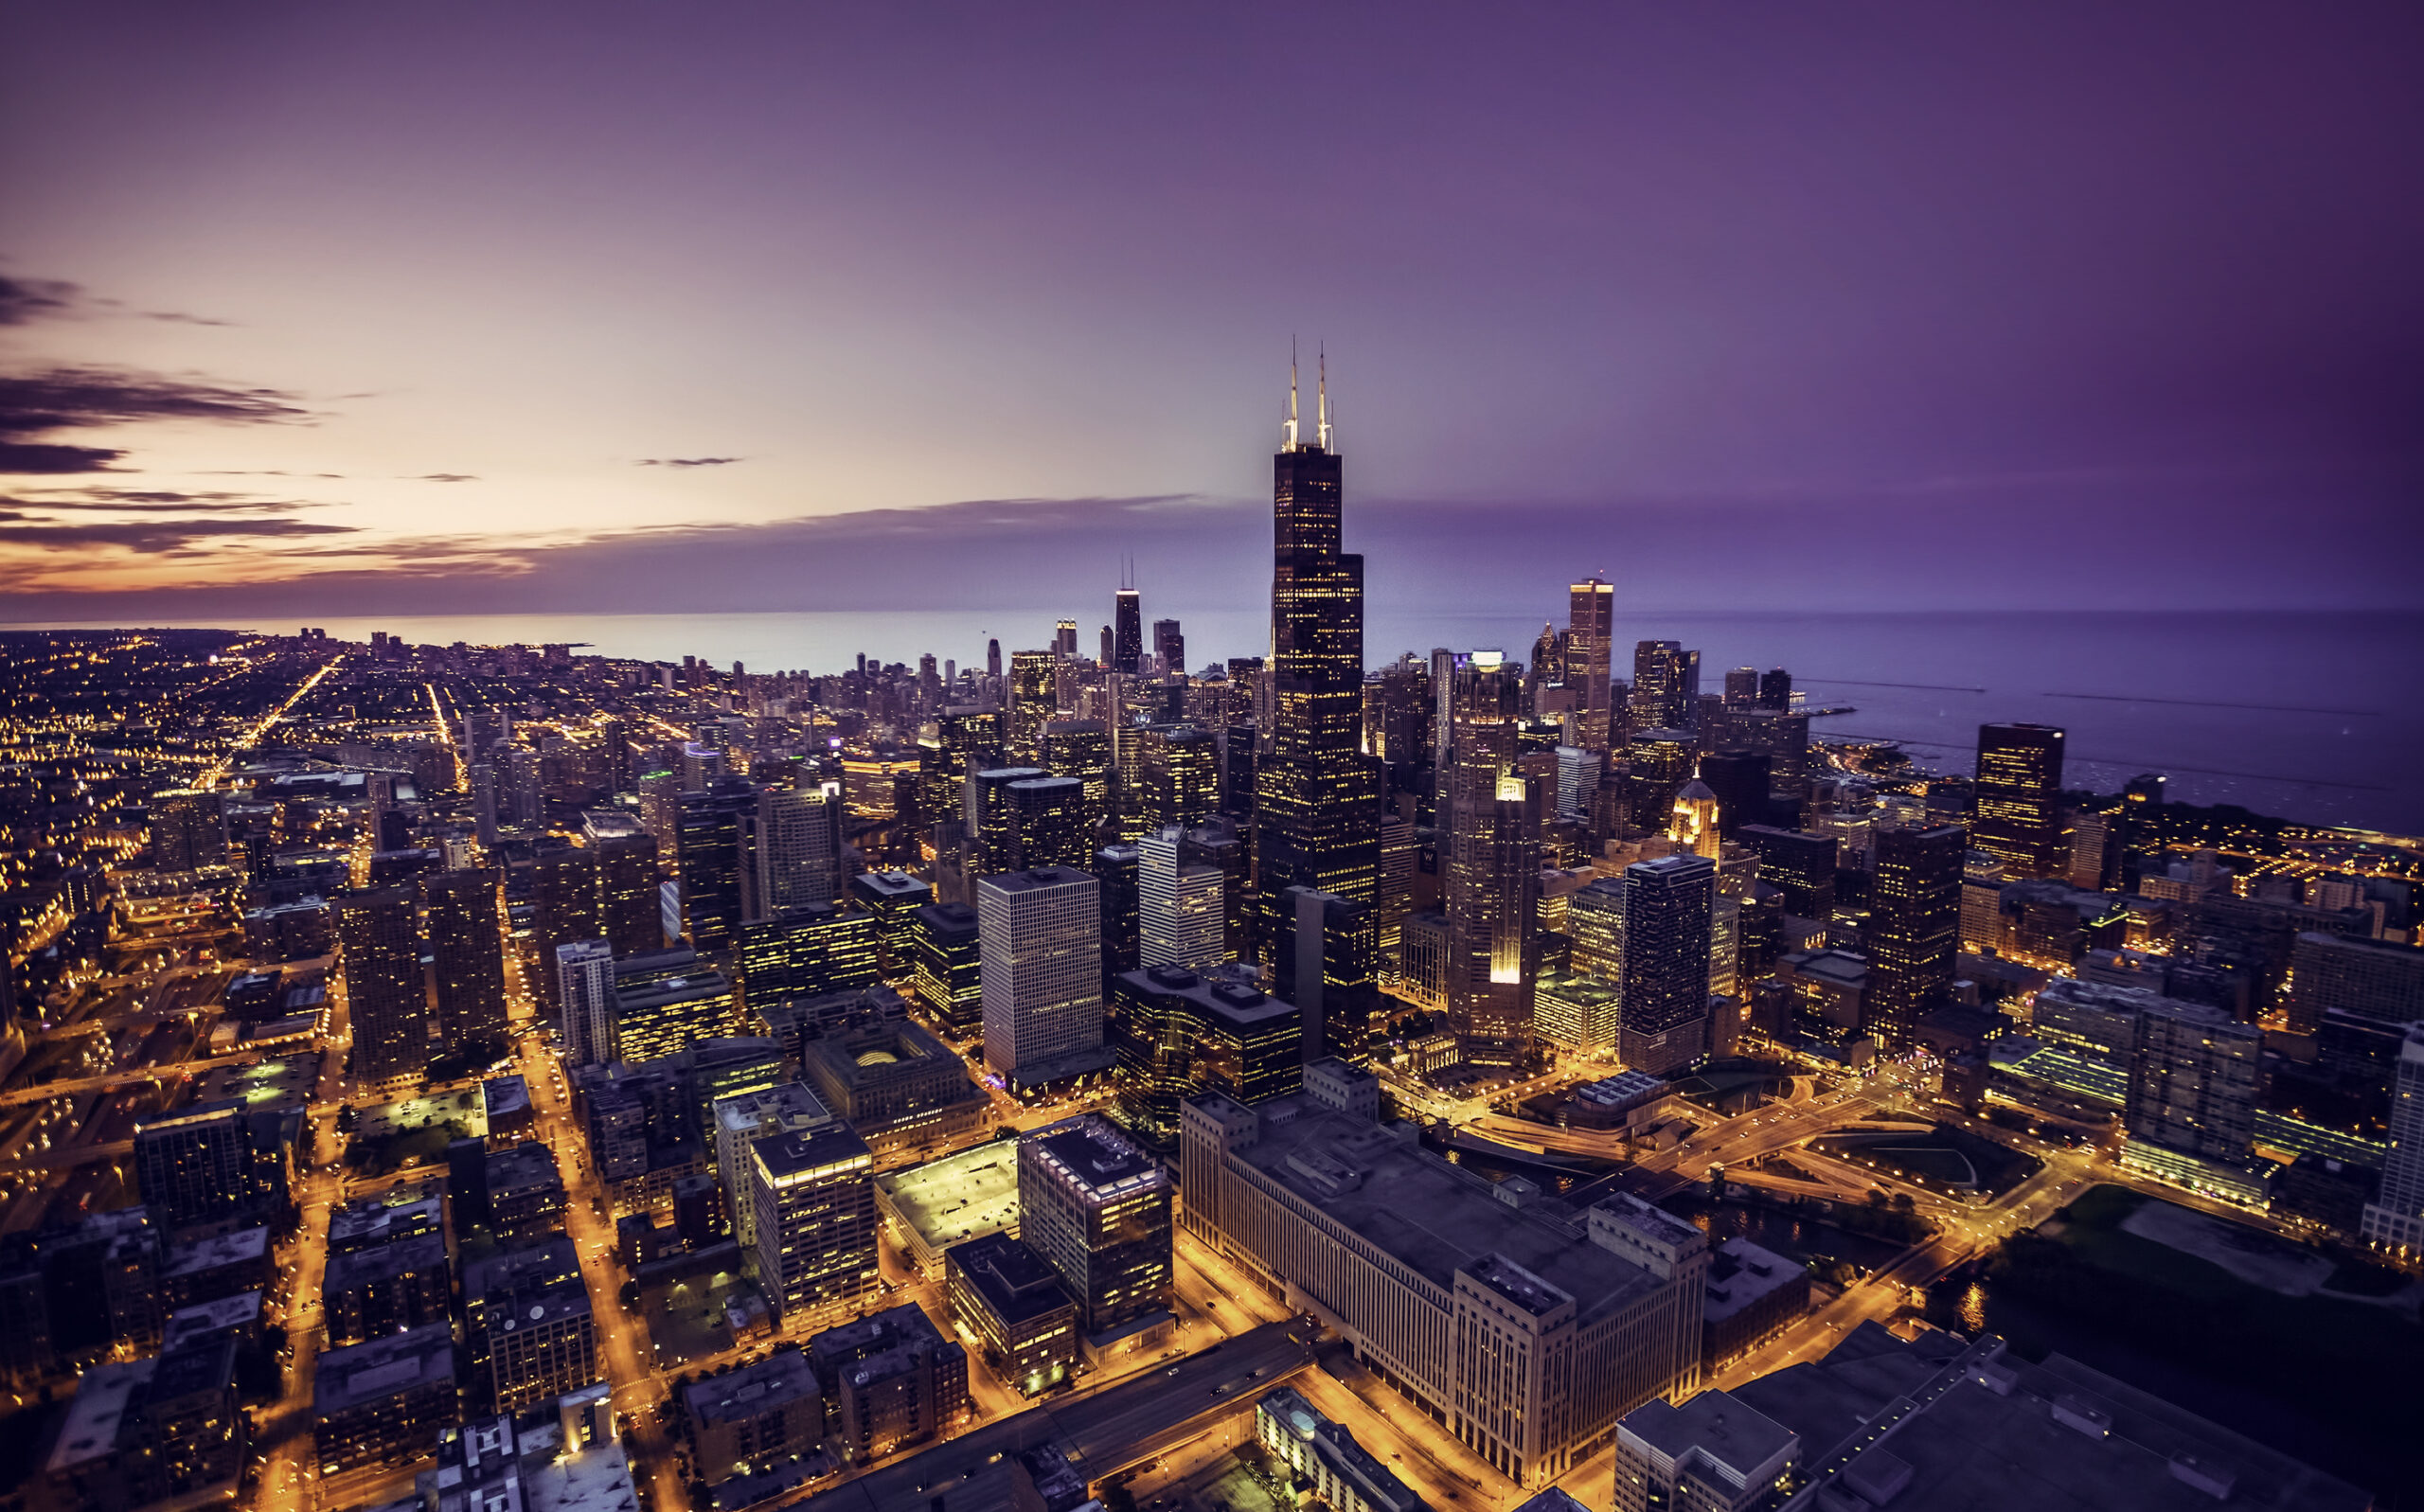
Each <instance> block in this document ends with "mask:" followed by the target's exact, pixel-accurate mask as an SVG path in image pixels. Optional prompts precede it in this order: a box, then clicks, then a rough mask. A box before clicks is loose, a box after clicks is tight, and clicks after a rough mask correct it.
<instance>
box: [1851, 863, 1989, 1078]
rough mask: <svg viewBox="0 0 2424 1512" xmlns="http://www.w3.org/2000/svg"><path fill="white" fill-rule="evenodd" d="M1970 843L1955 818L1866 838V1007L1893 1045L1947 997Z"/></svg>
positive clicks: (1878, 1029)
mask: <svg viewBox="0 0 2424 1512" xmlns="http://www.w3.org/2000/svg"><path fill="white" fill-rule="evenodd" d="M1969 844H1970V837H1969V832H1968V831H1967V830H1964V829H1963V828H1962V827H1960V826H1959V825H1938V826H1935V827H1934V828H1930V829H1888V830H1885V831H1882V832H1881V833H1880V834H1879V835H1878V836H1877V837H1876V839H1875V840H1874V841H1873V842H1872V848H1871V851H1870V859H1871V861H1872V862H1873V863H1874V865H1875V875H1874V876H1873V877H1871V879H1870V881H1869V886H1868V909H1869V914H1868V933H1867V945H1868V996H1867V1007H1866V1010H1865V1013H1866V1017H1867V1019H1868V1021H1869V1025H1870V1026H1871V1027H1872V1028H1873V1030H1874V1031H1875V1032H1876V1033H1877V1035H1878V1037H1879V1038H1880V1039H1881V1040H1882V1041H1884V1042H1885V1044H1886V1045H1887V1046H1889V1047H1891V1048H1896V1049H1898V1048H1900V1047H1901V1046H1903V1045H1905V1044H1908V1043H1909V1042H1910V1039H1911V1033H1912V1030H1913V1028H1914V1026H1916V1024H1917V1023H1918V1022H1919V1020H1920V1019H1921V1018H1922V1017H1923V1016H1925V1015H1926V1014H1928V1013H1930V1012H1932V1011H1934V1009H1936V1008H1938V1007H1941V1006H1943V1005H1945V1004H1946V1003H1947V1002H1948V1001H1950V995H1951V993H1952V973H1953V967H1954V964H1955V959H1956V957H1958V956H1959V954H1960V953H1961V868H1962V858H1963V856H1965V855H1966V854H1967V853H1968V851H1969Z"/></svg>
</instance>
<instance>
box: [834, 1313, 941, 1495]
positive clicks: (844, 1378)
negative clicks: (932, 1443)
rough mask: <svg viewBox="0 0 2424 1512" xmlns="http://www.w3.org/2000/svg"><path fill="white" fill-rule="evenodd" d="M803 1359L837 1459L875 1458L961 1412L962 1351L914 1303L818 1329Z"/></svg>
mask: <svg viewBox="0 0 2424 1512" xmlns="http://www.w3.org/2000/svg"><path fill="white" fill-rule="evenodd" d="M808 1359H809V1363H810V1364H811V1366H812V1367H813V1368H814V1370H815V1372H816V1379H818V1380H819V1381H821V1382H822V1383H823V1384H824V1387H825V1405H826V1442H827V1447H828V1448H829V1449H830V1450H832V1452H833V1454H834V1457H835V1458H837V1459H843V1460H848V1461H852V1462H855V1463H858V1464H862V1465H864V1464H865V1463H866V1462H867V1461H869V1460H874V1459H881V1458H882V1457H883V1456H884V1455H886V1454H889V1453H891V1452H892V1451H893V1450H897V1449H900V1447H902V1446H903V1445H907V1444H915V1443H917V1442H918V1441H919V1440H921V1439H927V1438H932V1437H934V1436H935V1435H936V1434H937V1433H939V1432H942V1431H943V1430H944V1429H945V1428H947V1427H949V1426H950V1425H952V1424H953V1423H955V1422H957V1421H959V1420H960V1419H961V1418H962V1417H965V1416H966V1415H967V1414H968V1409H969V1396H968V1351H966V1350H965V1349H962V1348H961V1347H960V1346H959V1345H958V1344H957V1343H954V1341H952V1340H949V1339H946V1338H944V1337H943V1336H942V1333H941V1331H940V1330H938V1329H937V1328H936V1326H935V1325H934V1323H933V1321H932V1320H931V1319H929V1318H928V1317H927V1316H926V1314H925V1313H924V1311H923V1310H921V1309H920V1308H919V1307H918V1306H917V1305H916V1304H914V1303H912V1304H907V1305H904V1306H902V1307H891V1308H887V1309H886V1310H884V1311H882V1312H878V1313H872V1314H870V1315H868V1316H866V1317H864V1318H861V1319H859V1320H858V1321H857V1322H855V1323H846V1324H844V1325H842V1326H840V1327H838V1328H828V1329H826V1330H825V1331H824V1332H823V1333H821V1334H818V1335H817V1336H816V1337H815V1338H813V1339H811V1340H810V1341H809V1342H808Z"/></svg>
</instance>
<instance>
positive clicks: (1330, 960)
mask: <svg viewBox="0 0 2424 1512" xmlns="http://www.w3.org/2000/svg"><path fill="white" fill-rule="evenodd" d="M1287 901H1288V903H1289V904H1290V906H1289V907H1288V908H1287V909H1286V910H1285V911H1284V912H1283V913H1282V915H1281V917H1282V918H1284V919H1286V920H1287V922H1288V933H1287V934H1286V935H1285V936H1283V937H1282V938H1281V939H1280V941H1279V945H1278V949H1277V950H1275V951H1274V952H1273V955H1274V959H1275V960H1276V961H1277V963H1278V967H1277V970H1276V971H1275V973H1274V983H1273V986H1274V989H1275V991H1274V995H1276V996H1277V997H1279V998H1280V999H1282V1000H1284V1001H1286V1002H1289V1003H1292V1004H1294V1005H1295V1006H1296V1008H1297V1011H1298V1013H1299V1015H1300V1023H1301V1044H1302V1054H1303V1057H1304V1060H1305V1063H1306V1064H1308V1065H1310V1064H1311V1063H1312V1062H1313V1061H1316V1060H1320V1059H1322V1058H1325V1057H1328V1058H1336V1059H1339V1060H1344V1061H1346V1062H1347V1063H1348V1064H1350V1065H1357V1066H1360V1065H1363V1064H1364V1063H1365V1062H1366V1061H1368V1060H1369V1059H1370V1058H1371V1039H1372V1020H1373V1018H1374V1017H1375V1016H1376V1015H1377V1014H1378V1012H1379V1010H1380V996H1381V988H1380V963H1379V960H1378V958H1377V949H1378V939H1377V935H1376V932H1375V930H1374V929H1373V927H1372V925H1371V924H1370V923H1369V921H1367V920H1366V919H1364V918H1363V917H1362V915H1364V914H1365V913H1367V912H1369V910H1366V909H1365V908H1364V906H1363V905H1362V904H1360V903H1351V902H1348V901H1347V900H1346V898H1338V897H1335V896H1333V895H1331V894H1328V893H1317V892H1315V891H1313V890H1312V889H1311V888H1310V887H1292V888H1290V889H1289V890H1288V898H1287Z"/></svg>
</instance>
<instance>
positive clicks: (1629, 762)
mask: <svg viewBox="0 0 2424 1512" xmlns="http://www.w3.org/2000/svg"><path fill="white" fill-rule="evenodd" d="M1633 722H1634V724H1635V726H1636V728H1635V729H1634V730H1633V732H1632V734H1631V737H1630V738H1628V739H1627V740H1626V742H1625V768H1626V771H1625V807H1626V810H1627V817H1628V818H1629V819H1631V822H1632V827H1634V828H1635V829H1644V830H1648V831H1649V832H1650V833H1652V834H1665V833H1666V832H1667V826H1669V825H1670V824H1672V823H1673V822H1674V817H1675V795H1676V794H1677V793H1679V792H1683V791H1684V784H1685V783H1687V782H1689V781H1691V780H1692V766H1693V762H1694V761H1695V760H1696V759H1697V749H1698V748H1697V747H1696V745H1695V744H1694V742H1693V739H1692V736H1691V734H1690V732H1688V731H1686V730H1684V729H1683V728H1682V727H1680V726H1677V727H1673V728H1667V727H1663V726H1653V727H1646V728H1645V727H1640V725H1641V721H1640V720H1638V719H1636V720H1634V721H1633Z"/></svg>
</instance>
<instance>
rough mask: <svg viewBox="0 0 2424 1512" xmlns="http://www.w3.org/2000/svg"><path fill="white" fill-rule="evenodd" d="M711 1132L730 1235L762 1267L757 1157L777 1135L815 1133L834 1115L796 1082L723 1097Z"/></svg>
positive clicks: (717, 1104)
mask: <svg viewBox="0 0 2424 1512" xmlns="http://www.w3.org/2000/svg"><path fill="white" fill-rule="evenodd" d="M709 1112H710V1113H711V1115H712V1121H711V1124H710V1126H709V1130H708V1132H709V1134H710V1136H711V1142H712V1148H711V1149H710V1150H709V1154H710V1155H711V1156H712V1158H713V1159H714V1161H715V1166H716V1182H717V1184H718V1185H720V1186H722V1188H723V1194H724V1206H725V1209H726V1211H728V1212H730V1213H731V1215H732V1236H733V1238H734V1239H736V1240H737V1241H739V1243H740V1250H741V1254H744V1255H745V1256H747V1257H748V1259H749V1261H750V1263H752V1264H756V1263H757V1258H758V1256H757V1198H756V1197H755V1196H754V1195H753V1194H754V1193H755V1190H756V1188H755V1187H754V1185H753V1184H752V1183H754V1181H755V1180H756V1175H755V1173H756V1170H757V1158H756V1156H755V1155H754V1154H753V1153H752V1152H753V1151H754V1150H755V1148H756V1147H757V1141H759V1140H761V1139H772V1138H774V1137H775V1135H777V1134H803V1133H814V1132H815V1131H816V1130H820V1129H826V1128H829V1127H831V1126H832V1124H833V1123H834V1121H835V1120H834V1117H833V1112H832V1110H831V1109H829V1108H828V1107H826V1106H825V1102H824V1099H822V1098H820V1097H819V1096H817V1095H816V1093H815V1090H814V1089H813V1088H811V1087H810V1086H809V1085H808V1084H807V1083H806V1082H804V1081H800V1080H797V1079H793V1080H791V1081H783V1082H777V1083H775V1085H774V1086H771V1087H762V1088H759V1089H757V1090H755V1091H751V1092H741V1093H735V1094H731V1095H730V1096H725V1097H719V1098H717V1099H715V1101H714V1102H713V1103H712V1104H711V1105H710V1107H709Z"/></svg>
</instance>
